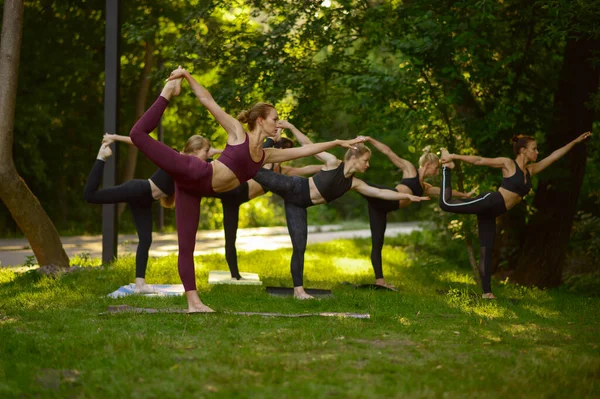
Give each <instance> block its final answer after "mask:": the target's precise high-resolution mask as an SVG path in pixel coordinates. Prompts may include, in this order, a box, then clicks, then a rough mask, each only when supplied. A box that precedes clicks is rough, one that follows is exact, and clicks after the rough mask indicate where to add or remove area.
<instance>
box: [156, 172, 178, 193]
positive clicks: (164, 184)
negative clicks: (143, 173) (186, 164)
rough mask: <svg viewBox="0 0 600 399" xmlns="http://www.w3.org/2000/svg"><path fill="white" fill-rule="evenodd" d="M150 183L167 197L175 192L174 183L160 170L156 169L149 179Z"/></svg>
mask: <svg viewBox="0 0 600 399" xmlns="http://www.w3.org/2000/svg"><path fill="white" fill-rule="evenodd" d="M150 180H152V183H154V184H156V187H158V188H160V191H162V192H163V193H165V194H167V195H171V194H173V193H174V192H175V182H174V181H173V179H171V176H169V175H168V174H167V172H165V171H164V170H162V169H158V170H157V171H156V172H154V174H153V175H152V177H150Z"/></svg>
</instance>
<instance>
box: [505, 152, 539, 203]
mask: <svg viewBox="0 0 600 399" xmlns="http://www.w3.org/2000/svg"><path fill="white" fill-rule="evenodd" d="M513 162H514V163H515V167H516V169H517V170H516V172H515V174H514V175H512V176H510V177H505V178H504V179H502V184H501V185H500V187H502V188H504V189H506V190H508V191H511V192H513V193H516V194H519V195H520V196H521V197H524V196H526V195H527V194H528V193H529V191H530V190H531V175H530V174H529V171H527V179H525V175H524V174H523V171H522V170H521V168H519V165H518V164H517V161H515V160H514V159H513Z"/></svg>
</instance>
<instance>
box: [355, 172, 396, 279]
mask: <svg viewBox="0 0 600 399" xmlns="http://www.w3.org/2000/svg"><path fill="white" fill-rule="evenodd" d="M365 183H367V184H368V185H369V186H372V187H376V188H380V189H382V190H391V191H396V192H397V190H396V189H395V188H390V187H386V186H383V185H380V184H374V183H369V182H365ZM363 197H364V198H365V199H366V200H367V203H368V209H369V226H370V227H371V265H373V271H374V272H375V278H376V279H377V278H383V267H382V263H383V262H382V257H381V251H382V250H383V242H384V239H385V229H386V227H387V214H388V213H389V212H393V211H396V210H398V209H400V203H399V201H397V200H386V199H382V198H374V197H367V196H363Z"/></svg>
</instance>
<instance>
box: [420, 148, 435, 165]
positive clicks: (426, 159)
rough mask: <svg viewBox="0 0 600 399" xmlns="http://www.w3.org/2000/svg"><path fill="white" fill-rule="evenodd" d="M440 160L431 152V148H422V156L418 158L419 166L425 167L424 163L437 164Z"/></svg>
mask: <svg viewBox="0 0 600 399" xmlns="http://www.w3.org/2000/svg"><path fill="white" fill-rule="evenodd" d="M439 162H440V159H439V158H438V156H437V155H435V154H434V153H433V152H431V146H430V145H428V146H427V147H425V148H423V155H421V158H419V166H421V167H422V166H425V164H426V163H439Z"/></svg>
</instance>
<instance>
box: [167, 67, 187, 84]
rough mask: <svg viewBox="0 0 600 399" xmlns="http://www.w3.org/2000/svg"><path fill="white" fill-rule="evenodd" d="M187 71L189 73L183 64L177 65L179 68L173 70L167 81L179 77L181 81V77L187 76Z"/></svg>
mask: <svg viewBox="0 0 600 399" xmlns="http://www.w3.org/2000/svg"><path fill="white" fill-rule="evenodd" d="M186 73H187V71H186V70H185V69H183V68H182V67H181V65H179V67H177V69H175V70H174V71H173V72H171V74H170V75H169V77H168V78H167V82H169V81H171V80H177V79H179V81H181V79H182V78H184V77H185V74H186Z"/></svg>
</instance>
